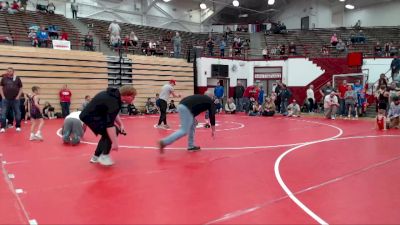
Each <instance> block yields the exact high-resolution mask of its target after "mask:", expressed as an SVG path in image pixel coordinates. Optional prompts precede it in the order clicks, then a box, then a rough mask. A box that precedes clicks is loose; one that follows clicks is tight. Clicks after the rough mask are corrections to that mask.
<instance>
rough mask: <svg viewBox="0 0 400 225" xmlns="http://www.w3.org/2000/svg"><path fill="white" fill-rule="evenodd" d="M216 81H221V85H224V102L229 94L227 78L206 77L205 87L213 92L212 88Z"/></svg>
mask: <svg viewBox="0 0 400 225" xmlns="http://www.w3.org/2000/svg"><path fill="white" fill-rule="evenodd" d="M218 82H220V83H222V86H223V87H224V103H225V102H226V100H227V98H228V96H229V78H208V79H207V88H208V89H209V90H210V91H212V92H213V93H214V88H215V87H216V86H217V83H218Z"/></svg>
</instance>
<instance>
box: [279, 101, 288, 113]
mask: <svg viewBox="0 0 400 225" xmlns="http://www.w3.org/2000/svg"><path fill="white" fill-rule="evenodd" d="M288 103H289V100H288V99H282V100H281V114H284V115H286V114H287V107H288V105H289V104H288Z"/></svg>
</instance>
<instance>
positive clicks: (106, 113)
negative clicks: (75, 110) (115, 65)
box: [79, 85, 136, 166]
mask: <svg viewBox="0 0 400 225" xmlns="http://www.w3.org/2000/svg"><path fill="white" fill-rule="evenodd" d="M135 96H136V89H135V88H134V87H132V86H128V85H125V86H122V87H121V88H119V89H116V88H108V89H107V90H106V91H102V92H100V93H98V94H97V95H96V96H95V97H94V98H93V99H92V101H90V102H89V104H88V105H87V106H86V107H85V109H83V111H82V113H81V114H80V116H79V117H80V119H81V120H82V122H84V123H85V124H86V125H87V126H88V127H89V128H90V129H91V130H92V131H93V133H95V134H96V135H101V139H100V141H99V143H98V145H97V148H96V151H95V153H94V155H93V157H92V158H91V160H90V162H92V163H97V162H99V163H100V164H102V165H104V166H111V165H113V164H114V162H113V161H112V159H111V158H110V156H109V154H110V151H111V150H117V149H118V140H117V133H119V132H121V133H125V128H124V125H123V123H122V121H121V119H120V118H119V112H120V110H121V105H122V103H125V104H131V103H132V102H133V99H134V98H135Z"/></svg>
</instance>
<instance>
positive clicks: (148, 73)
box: [128, 55, 194, 110]
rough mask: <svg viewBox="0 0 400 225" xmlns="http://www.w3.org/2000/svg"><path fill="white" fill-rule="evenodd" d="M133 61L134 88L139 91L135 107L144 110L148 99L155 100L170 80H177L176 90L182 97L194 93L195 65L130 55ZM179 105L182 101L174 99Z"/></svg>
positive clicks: (180, 60) (171, 59) (175, 60)
mask: <svg viewBox="0 0 400 225" xmlns="http://www.w3.org/2000/svg"><path fill="white" fill-rule="evenodd" d="M128 57H129V58H130V59H132V61H133V64H132V70H133V78H132V82H133V86H134V87H135V88H136V89H137V91H138V96H136V99H135V106H136V107H137V108H139V109H140V110H143V109H144V106H145V103H146V101H147V98H150V97H151V98H154V97H155V95H156V93H159V92H160V90H161V87H162V86H163V85H164V84H166V83H168V81H169V80H171V79H174V80H176V86H175V90H176V92H177V93H179V94H181V95H182V97H185V96H188V95H192V94H193V93H194V76H193V64H191V63H187V62H186V61H185V60H183V59H174V58H160V57H146V56H138V55H128ZM174 100H175V103H176V104H178V103H179V100H180V99H174Z"/></svg>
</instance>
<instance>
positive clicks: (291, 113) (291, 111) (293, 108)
mask: <svg viewBox="0 0 400 225" xmlns="http://www.w3.org/2000/svg"><path fill="white" fill-rule="evenodd" d="M287 110H288V115H287V116H288V117H300V105H299V104H297V101H296V99H293V102H292V103H290V105H288V107H287Z"/></svg>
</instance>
